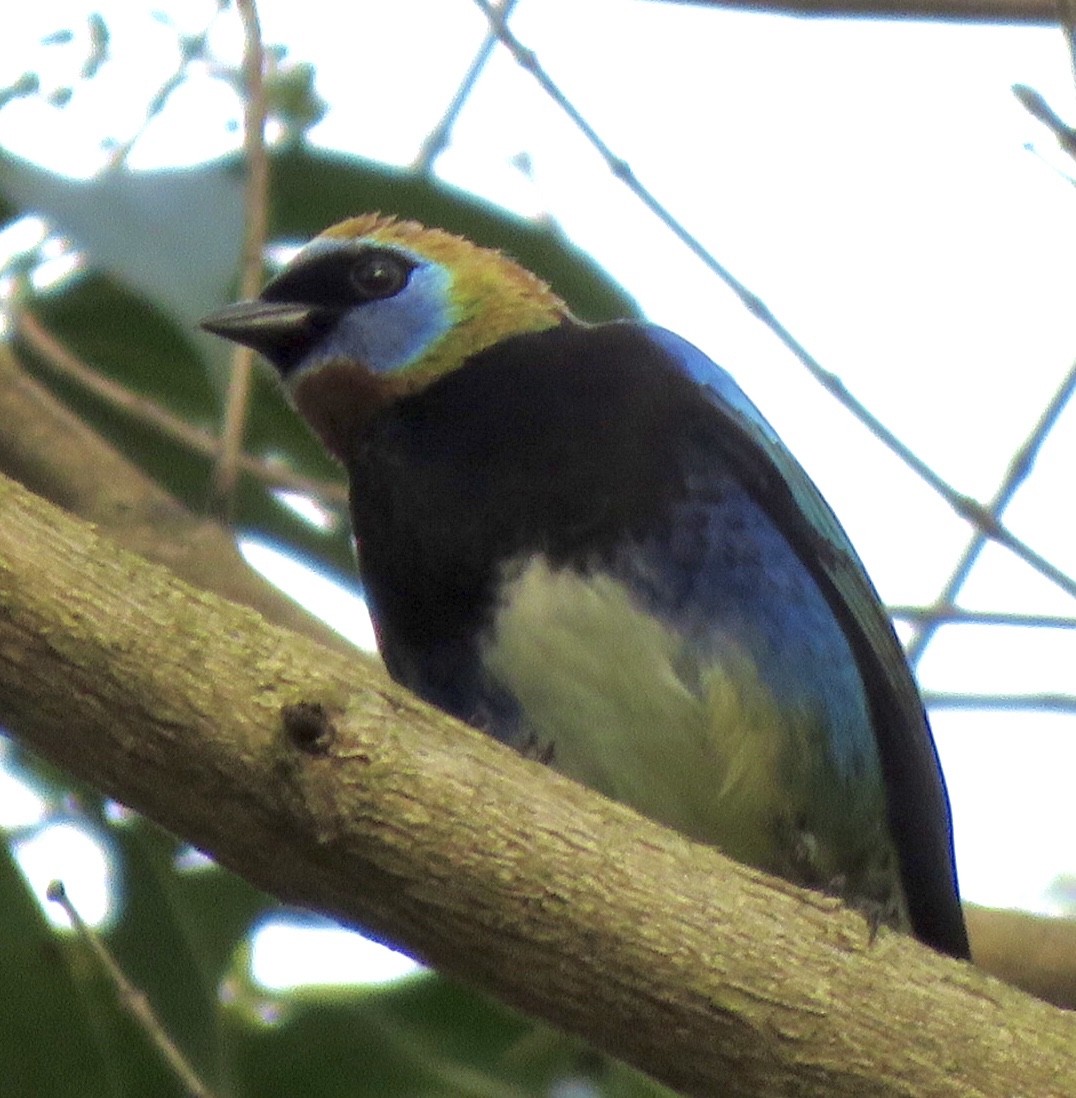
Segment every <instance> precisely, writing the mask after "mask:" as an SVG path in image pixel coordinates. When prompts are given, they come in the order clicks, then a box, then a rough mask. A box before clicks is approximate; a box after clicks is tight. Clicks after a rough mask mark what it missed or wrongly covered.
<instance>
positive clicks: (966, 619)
mask: <svg viewBox="0 0 1076 1098" xmlns="http://www.w3.org/2000/svg"><path fill="white" fill-rule="evenodd" d="M887 609H888V611H889V616H890V617H893V618H897V619H898V620H899V621H910V622H913V623H915V624H920V623H926V622H937V623H938V624H939V625H1008V626H1014V627H1016V628H1021V629H1076V618H1066V617H1061V616H1058V615H1054V614H1010V613H1007V612H1005V611H1002V610H962V609H961V608H960V607H959V606H890V607H887Z"/></svg>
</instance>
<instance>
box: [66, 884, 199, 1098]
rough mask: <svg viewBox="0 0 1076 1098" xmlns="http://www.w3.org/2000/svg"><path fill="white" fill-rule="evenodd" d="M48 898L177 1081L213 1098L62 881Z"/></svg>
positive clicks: (195, 1093) (193, 1096)
mask: <svg viewBox="0 0 1076 1098" xmlns="http://www.w3.org/2000/svg"><path fill="white" fill-rule="evenodd" d="M46 895H47V896H48V898H49V899H50V900H51V901H52V902H53V903H54V904H59V905H60V907H62V908H63V909H64V912H65V913H66V915H67V917H68V918H69V919H70V920H71V925H72V926H73V927H74V929H75V932H76V933H77V934H78V936H79V938H81V939H82V941H83V943H84V944H85V945H86V947H87V948H88V949H89V951H90V952H91V953H92V954H93V956H94V959H95V960H96V961H97V963H98V964H99V965H100V966H101V968H102V969H103V971H104V972H105V974H106V975H107V976H108V978H109V979H110V980H111V981H112V985H113V987H114V988H115V989H116V998H117V1000H118V1002H119V1004H120V1006H122V1007H123V1009H124V1010H126V1011H127V1013H128V1014H129V1015H130V1016H131V1017H132V1018H133V1019H134V1021H135V1024H136V1025H137V1026H138V1028H139V1029H140V1030H141V1031H142V1033H144V1034H145V1036H146V1037H147V1038H148V1039H149V1042H150V1044H152V1045H153V1047H154V1048H155V1049H157V1051H158V1052H159V1053H160V1054H161V1056H163V1057H164V1060H165V1063H167V1064H168V1067H169V1068H170V1069H171V1071H172V1072H173V1074H174V1075H175V1076H176V1078H177V1079H178V1080H179V1082H180V1084H181V1085H182V1086H183V1088H184V1090H186V1092H187V1093H188V1094H189V1095H191V1098H213V1091H211V1090H210V1089H209V1087H207V1086H206V1085H205V1083H203V1082H202V1080H201V1079H200V1078H199V1077H198V1073H197V1072H196V1071H195V1070H194V1067H193V1065H192V1064H191V1063H190V1061H188V1060H187V1058H186V1057H185V1056H184V1055H183V1053H182V1052H181V1051H180V1049H179V1046H178V1045H177V1044H176V1043H175V1041H173V1040H172V1038H171V1037H170V1036H169V1035H168V1031H167V1030H166V1029H165V1028H164V1025H163V1024H162V1022H161V1020H160V1019H159V1018H158V1017H157V1015H156V1014H154V1012H153V1007H152V1006H151V1005H150V1002H149V999H148V998H147V997H146V995H145V993H144V992H142V991H140V990H139V989H138V988H137V987H135V985H134V984H132V983H131V981H130V980H128V979H127V977H126V976H125V975H124V973H123V970H122V969H121V968H120V966H119V965H118V964H117V963H116V959H115V958H114V957H113V956H112V954H111V953H110V952H109V951H108V947H107V946H106V945H105V944H104V942H102V941H101V939H100V938H99V937H98V936H97V935H96V934H94V932H93V931H92V930H91V929H90V928H89V927H88V926H87V925H86V922H85V920H84V919H83V918H82V916H81V915H80V914H79V913H78V910H77V908H76V907H75V905H74V904H73V903H72V902H71V900H70V898H69V897H68V895H67V891H66V889H65V888H64V886H63V882H62V881H53V882H52V883H51V884H50V885H49V887H48V891H47V893H46Z"/></svg>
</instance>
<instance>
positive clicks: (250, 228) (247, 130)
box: [213, 0, 269, 516]
mask: <svg viewBox="0 0 1076 1098" xmlns="http://www.w3.org/2000/svg"><path fill="white" fill-rule="evenodd" d="M236 7H237V9H238V11H239V16H240V18H241V19H242V21H243V34H244V41H245V45H244V50H243V83H244V114H243V127H244V129H243V156H244V160H245V163H246V169H247V180H246V196H245V206H246V218H245V234H244V239H243V255H242V260H241V268H240V276H239V293H240V296H241V297H244V298H250V297H254V295H255V294H257V292H258V290H259V289H261V281H262V271H263V260H262V256H263V253H264V251H265V240H266V236H267V233H268V220H269V161H268V157H267V156H266V151H265V116H266V109H267V108H266V96H265V81H264V72H263V70H264V65H265V51H264V50H263V48H262V38H261V27H260V26H259V24H258V11H257V7H256V6H255V3H254V0H236ZM253 369H254V352H253V351H252V350H251V349H250V348H249V347H241V346H240V347H236V349H235V351H234V353H233V355H232V370H231V377H230V378H229V382H228V396H227V403H226V406H225V411H224V428H223V430H222V431H221V440H220V452H219V453H218V454H217V463H216V467H215V468H214V470H213V495H214V498H215V500H216V503H217V506H218V508H219V510H220V512H221V514H223V515H226V516H230V514H231V510H232V505H233V500H234V496H235V485H236V481H237V479H238V475H239V467H240V461H239V458H240V454H241V452H242V449H243V432H244V430H245V427H246V420H247V410H248V407H249V405H250V384H251V375H252V373H253Z"/></svg>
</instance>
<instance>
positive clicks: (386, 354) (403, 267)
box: [202, 214, 568, 461]
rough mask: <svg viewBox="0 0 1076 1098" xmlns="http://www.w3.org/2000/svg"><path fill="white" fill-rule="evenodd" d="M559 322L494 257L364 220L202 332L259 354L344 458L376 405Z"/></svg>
mask: <svg viewBox="0 0 1076 1098" xmlns="http://www.w3.org/2000/svg"><path fill="white" fill-rule="evenodd" d="M567 315H568V309H567V306H566V305H565V304H564V302H563V301H561V300H560V298H558V297H557V296H556V295H555V294H554V293H553V292H552V290H550V289H549V287H548V286H547V285H546V284H545V283H544V282H542V281H541V280H540V279H539V278H537V277H536V276H535V275H533V274H531V273H530V272H529V271H527V270H525V269H524V268H523V267H520V266H519V265H518V264H517V263H514V262H513V261H512V260H511V259H509V258H508V257H507V256H505V255H503V254H502V253H500V252H497V251H493V250H492V249H488V248H480V247H478V246H477V245H475V244H472V243H471V242H470V241H469V240H465V239H464V238H463V237H459V236H453V235H452V234H450V233H447V232H444V231H442V230H440V229H427V228H426V227H424V226H422V225H419V224H418V223H417V222H414V221H397V220H396V219H395V218H391V217H382V216H381V215H379V214H365V215H362V216H360V217H355V218H351V219H350V220H348V221H343V222H341V223H340V224H339V225H334V226H333V227H332V228H331V229H328V230H326V231H325V232H324V233H322V234H321V235H320V236H319V237H317V238H315V239H314V240H313V241H312V242H311V243H310V244H308V245H307V246H306V247H305V248H304V249H303V250H302V251H301V252H299V254H298V255H297V256H296V257H295V258H294V259H293V260H292V261H291V263H289V264H288V266H287V267H285V268H284V269H283V270H282V271H281V272H280V273H279V274H278V275H277V276H276V277H275V278H273V279H272V280H271V281H270V282H269V283H268V284H267V285H266V287H265V289H264V290H262V292H261V294H260V296H259V297H258V298H257V300H255V301H243V302H239V303H238V304H236V305H231V306H229V307H227V308H225V309H222V310H220V311H219V312H216V313H214V314H212V315H211V316H208V317H206V318H205V319H204V320H203V321H202V327H203V328H205V329H206V330H208V331H210V332H214V333H215V334H217V335H220V336H224V337H225V338H226V339H231V340H233V341H234V342H236V343H242V344H245V345H247V346H248V347H253V348H254V349H255V350H257V351H259V352H261V354H263V355H264V356H265V357H266V358H267V359H268V360H269V361H270V362H271V363H272V364H273V365H274V366H275V367H276V368H277V370H278V371H279V372H280V375H281V377H282V378H283V379H284V382H285V384H286V386H287V387H288V389H289V391H290V393H291V395H292V398H293V399H294V401H295V403H296V406H297V407H298V409H299V411H300V412H301V413H302V414H303V415H304V416H305V417H306V419H307V420H308V421H309V422H310V423H311V425H312V426H313V427H314V429H315V430H316V431H317V432H318V434H319V435H320V436H321V438H322V441H323V442H324V443H325V444H326V446H327V447H328V449H329V450H330V452H332V453H333V454H335V455H336V456H337V457H339V458H341V459H342V460H344V461H346V460H347V458H348V454H349V451H350V447H351V446H352V445H353V443H354V439H355V437H356V434H357V431H358V429H359V428H361V425H362V423H363V422H364V421H365V420H366V419H367V418H368V417H369V416H370V415H371V414H373V412H375V411H376V410H377V409H378V408H379V407H381V406H382V405H383V404H385V403H386V402H388V401H391V400H394V399H397V398H399V397H401V396H405V395H407V394H408V393H413V392H416V391H418V390H419V389H422V388H424V387H425V386H426V385H428V384H430V382H431V381H434V380H435V379H436V378H438V377H440V376H441V375H443V374H446V373H448V372H449V371H451V370H453V369H455V368H457V367H458V366H460V365H462V363H463V362H464V361H465V360H466V359H467V358H468V357H469V356H470V355H473V354H475V353H477V352H478V351H481V350H484V349H485V348H486V347H490V346H492V345H493V344H495V343H497V342H499V341H500V340H502V339H505V338H507V337H508V336H511V335H516V334H520V333H523V332H531V331H540V330H542V329H544V328H550V327H552V326H554V325H555V324H557V323H559V322H560V321H561V320H562V319H563V318H564V317H566V316H567Z"/></svg>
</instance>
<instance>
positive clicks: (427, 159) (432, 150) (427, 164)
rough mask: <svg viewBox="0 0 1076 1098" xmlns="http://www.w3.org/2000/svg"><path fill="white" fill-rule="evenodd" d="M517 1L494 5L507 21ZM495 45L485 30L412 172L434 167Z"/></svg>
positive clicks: (493, 37) (491, 34) (503, 0)
mask: <svg viewBox="0 0 1076 1098" xmlns="http://www.w3.org/2000/svg"><path fill="white" fill-rule="evenodd" d="M518 2H519V0H501V2H500V3H499V4H498V5H497V9H496V10H497V14H498V15H499V16H500V17H501V19H503V20H505V21H506V22H507V20H508V17H509V16H510V15H511V14H512V9H513V8H514V7H515V6H516V4H517V3H518ZM496 44H497V32H496V31H495V30H494V29H493V28H490V30H489V31H487V32H486V37H485V39H484V40H483V42H482V45H481V46H480V47H479V48H478V53H476V54H475V56H474V60H473V61H472V62H471V67H470V68H469V69H468V70H467V74H466V75H465V76H464V78H463V80H462V81H461V82H460V86H459V88H458V89H457V91H456V94H455V95H454V96H453V97H452V102H451V103H449V105H448V109H447V110H446V111H445V113H444V115H443V116H442V118H441V121H440V122H438V123H437V125H436V126H434V128H433V129H432V130H431V131H430V135H429V137H427V138H426V140H425V141H423V142H422V148H421V149H419V153H418V156H417V157H416V158H415V162H414V164H412V165H411V170H412V171H415V172H420V173H422V174H423V175H425V174H426V173H428V172H429V171H430V169H431V168H432V167H433V165H434V161H436V159H437V157H438V156H440V154H441V152H442V150H444V148H445V147H446V146H447V145H448V139H449V135H450V134H451V132H452V127H453V126H454V125H455V124H456V118H457V117H458V116H459V113H460V111H461V110H462V109H463V104H464V103H466V101H467V97H468V96H469V95H470V94H471V89H472V88H474V86H475V83H476V81H477V80H478V78H479V76H480V75H481V74H482V70H483V69H484V68H485V67H486V62H487V61H488V60H489V57H490V54H491V53H492V52H493V47H494V46H495V45H496Z"/></svg>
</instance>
